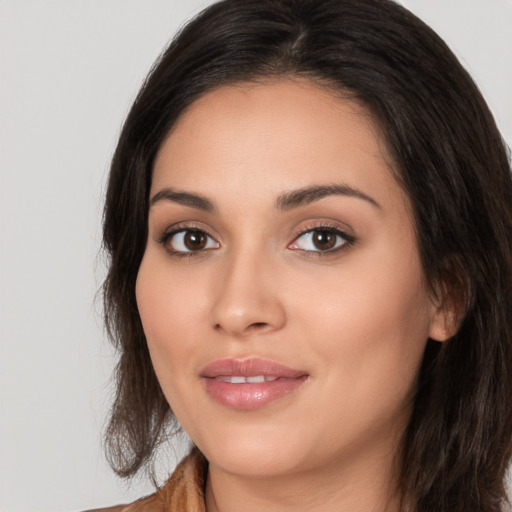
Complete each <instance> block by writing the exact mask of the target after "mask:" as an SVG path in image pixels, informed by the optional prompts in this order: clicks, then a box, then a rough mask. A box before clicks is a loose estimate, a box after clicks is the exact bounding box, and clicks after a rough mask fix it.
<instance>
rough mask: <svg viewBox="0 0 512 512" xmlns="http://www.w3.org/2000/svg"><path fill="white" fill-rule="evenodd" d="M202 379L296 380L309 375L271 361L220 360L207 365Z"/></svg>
mask: <svg viewBox="0 0 512 512" xmlns="http://www.w3.org/2000/svg"><path fill="white" fill-rule="evenodd" d="M200 375H201V377H206V378H215V377H220V376H228V375H239V376H243V377H255V376H257V375H263V376H265V377H271V376H272V377H284V378H288V379H296V378H299V377H303V376H305V375H307V372H305V371H302V370H296V369H294V368H290V367H289V366H285V365H283V364H281V363H278V362H276V361H271V360H270V359H261V358H250V359H229V358H227V359H218V360H216V361H213V362H211V363H209V364H207V365H206V366H205V367H204V368H203V369H202V370H201V373H200Z"/></svg>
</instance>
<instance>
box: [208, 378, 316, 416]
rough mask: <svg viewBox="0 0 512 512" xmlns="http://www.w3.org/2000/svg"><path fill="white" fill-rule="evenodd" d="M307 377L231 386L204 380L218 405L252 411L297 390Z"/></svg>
mask: <svg viewBox="0 0 512 512" xmlns="http://www.w3.org/2000/svg"><path fill="white" fill-rule="evenodd" d="M306 379H307V376H303V377H298V378H294V379H277V380H273V381H269V382H262V383H258V384H251V383H242V384H230V383H229V382H224V381H220V380H215V379H211V378H204V379H203V380H204V381H205V384H206V391H207V392H208V394H209V395H210V396H211V397H212V398H213V399H214V400H215V401H217V402H218V403H220V404H221V405H224V406H226V407H230V408H232V409H243V410H252V409H259V408H261V407H264V406H265V405H267V404H269V403H271V402H273V401H275V400H278V399H279V398H282V397H283V396H286V395H288V394H289V393H292V392H293V391H295V390H297V389H298V388H299V387H300V386H302V384H304V382H305V381H306Z"/></svg>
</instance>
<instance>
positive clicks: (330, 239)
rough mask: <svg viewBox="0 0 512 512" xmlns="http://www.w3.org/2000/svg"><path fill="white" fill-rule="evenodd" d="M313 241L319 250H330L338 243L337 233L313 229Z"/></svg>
mask: <svg viewBox="0 0 512 512" xmlns="http://www.w3.org/2000/svg"><path fill="white" fill-rule="evenodd" d="M311 241H312V242H313V245H314V246H315V247H316V248H317V249H318V250H319V251H328V250H329V249H332V248H334V246H335V245H336V235H335V234H334V233H332V232H331V231H326V230H322V231H313V236H312V239H311Z"/></svg>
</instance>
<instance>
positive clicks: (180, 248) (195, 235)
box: [165, 229, 219, 253]
mask: <svg viewBox="0 0 512 512" xmlns="http://www.w3.org/2000/svg"><path fill="white" fill-rule="evenodd" d="M165 245H166V246H167V247H168V249H169V250H170V251H171V252H174V253H187V252H188V253H190V252H200V251H204V250H207V249H217V248H218V247H219V243H218V242H216V241H215V240H214V239H213V238H212V237H211V236H210V235H208V234H207V233H205V232H204V231H201V230H199V229H182V230H180V231H176V232H175V233H172V234H170V235H169V236H168V237H167V238H166V240H165Z"/></svg>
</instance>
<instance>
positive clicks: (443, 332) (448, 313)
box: [428, 305, 460, 342]
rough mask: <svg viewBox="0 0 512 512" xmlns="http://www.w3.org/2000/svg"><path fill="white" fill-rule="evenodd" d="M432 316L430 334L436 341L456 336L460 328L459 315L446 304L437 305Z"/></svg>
mask: <svg viewBox="0 0 512 512" xmlns="http://www.w3.org/2000/svg"><path fill="white" fill-rule="evenodd" d="M433 307H434V308H435V309H434V311H433V314H432V315H431V318H430V328H429V333H428V336H429V338H430V339H432V340H435V341H441V342H443V341H446V340H448V339H450V338H451V337H452V336H454V335H455V334H456V333H457V331H458V329H459V324H460V322H459V320H458V315H457V314H456V313H455V312H454V311H453V310H452V309H449V308H446V307H445V306H436V305H433Z"/></svg>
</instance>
